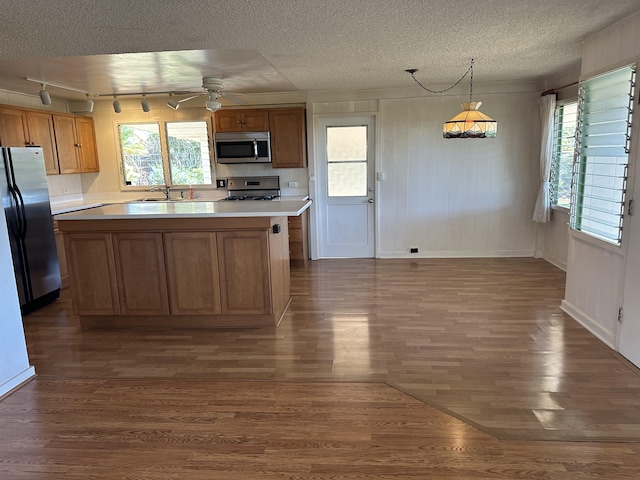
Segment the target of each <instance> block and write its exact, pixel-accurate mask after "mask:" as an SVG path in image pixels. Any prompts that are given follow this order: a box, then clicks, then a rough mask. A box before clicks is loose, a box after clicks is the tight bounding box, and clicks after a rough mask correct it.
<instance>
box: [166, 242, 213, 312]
mask: <svg viewBox="0 0 640 480" xmlns="http://www.w3.org/2000/svg"><path fill="white" fill-rule="evenodd" d="M164 245H165V255H166V259H167V281H168V284H169V300H170V304H171V313H172V314H173V315H220V314H221V313H222V309H221V306H220V280H219V277H218V249H217V241H216V234H215V233H212V232H171V233H165V235H164Z"/></svg>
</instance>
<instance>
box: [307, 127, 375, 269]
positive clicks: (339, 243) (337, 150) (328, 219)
mask: <svg viewBox="0 0 640 480" xmlns="http://www.w3.org/2000/svg"><path fill="white" fill-rule="evenodd" d="M318 130H319V131H318V145H319V148H318V150H319V152H318V160H319V161H318V167H319V168H318V169H317V173H318V189H317V191H316V200H317V201H318V215H319V225H318V227H319V231H318V233H319V238H320V242H319V250H320V252H319V253H320V258H339V257H342V258H371V257H373V256H374V254H375V248H374V237H375V234H374V203H373V202H374V193H375V192H374V185H375V182H374V178H373V174H374V145H375V141H374V119H373V117H349V118H322V119H320V120H319V121H318Z"/></svg>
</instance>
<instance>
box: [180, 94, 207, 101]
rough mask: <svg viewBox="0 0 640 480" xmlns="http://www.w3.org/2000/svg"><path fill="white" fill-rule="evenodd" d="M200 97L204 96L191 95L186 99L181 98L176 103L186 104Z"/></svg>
mask: <svg viewBox="0 0 640 480" xmlns="http://www.w3.org/2000/svg"><path fill="white" fill-rule="evenodd" d="M202 95H206V94H205V93H198V94H197V95H191V96H190V97H187V98H181V99H180V100H178V103H182V102H188V101H189V100H193V99H194V98H198V97H201V96H202Z"/></svg>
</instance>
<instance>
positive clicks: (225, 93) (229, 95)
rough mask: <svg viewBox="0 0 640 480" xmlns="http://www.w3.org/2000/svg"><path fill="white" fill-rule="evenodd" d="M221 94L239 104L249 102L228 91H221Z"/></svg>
mask: <svg viewBox="0 0 640 480" xmlns="http://www.w3.org/2000/svg"><path fill="white" fill-rule="evenodd" d="M219 94H220V96H222V97H224V98H225V99H227V100H229V101H231V102H233V103H235V104H237V105H246V103H247V102H245V101H244V100H242V99H241V98H238V97H236V96H233V95H231V94H229V93H227V92H219Z"/></svg>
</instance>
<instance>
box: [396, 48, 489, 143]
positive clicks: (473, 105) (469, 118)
mask: <svg viewBox="0 0 640 480" xmlns="http://www.w3.org/2000/svg"><path fill="white" fill-rule="evenodd" d="M473 63H474V60H473V58H472V59H471V65H470V66H469V68H468V69H467V71H466V72H465V73H464V75H462V77H460V79H459V80H458V81H457V82H455V83H454V84H453V85H451V86H450V87H448V88H445V89H443V90H431V89H429V88H427V87H425V86H424V85H422V83H420V82H419V81H418V79H416V77H415V76H414V74H415V73H416V72H417V71H418V70H417V69H413V68H412V69H409V70H405V71H406V72H407V73H408V74H409V75H411V78H413V80H415V82H416V83H417V84H418V85H419V86H420V87H422V88H423V89H424V90H426V91H427V92H430V93H444V92H448V91H449V90H451V89H452V88H454V87H455V86H457V85H458V84H459V83H460V82H461V81H462V80H463V79H464V78H465V77H466V76H467V75H469V101H468V102H464V103H462V104H461V105H462V112H461V113H459V114H458V115H456V116H455V117H453V118H452V119H450V120H447V121H446V122H444V125H443V131H442V136H443V137H444V138H495V136H496V133H497V130H498V122H496V121H495V120H493V119H492V118H491V117H489V116H487V115H485V114H484V113H482V112H481V111H480V110H478V109H479V108H480V105H482V102H474V101H473Z"/></svg>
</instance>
